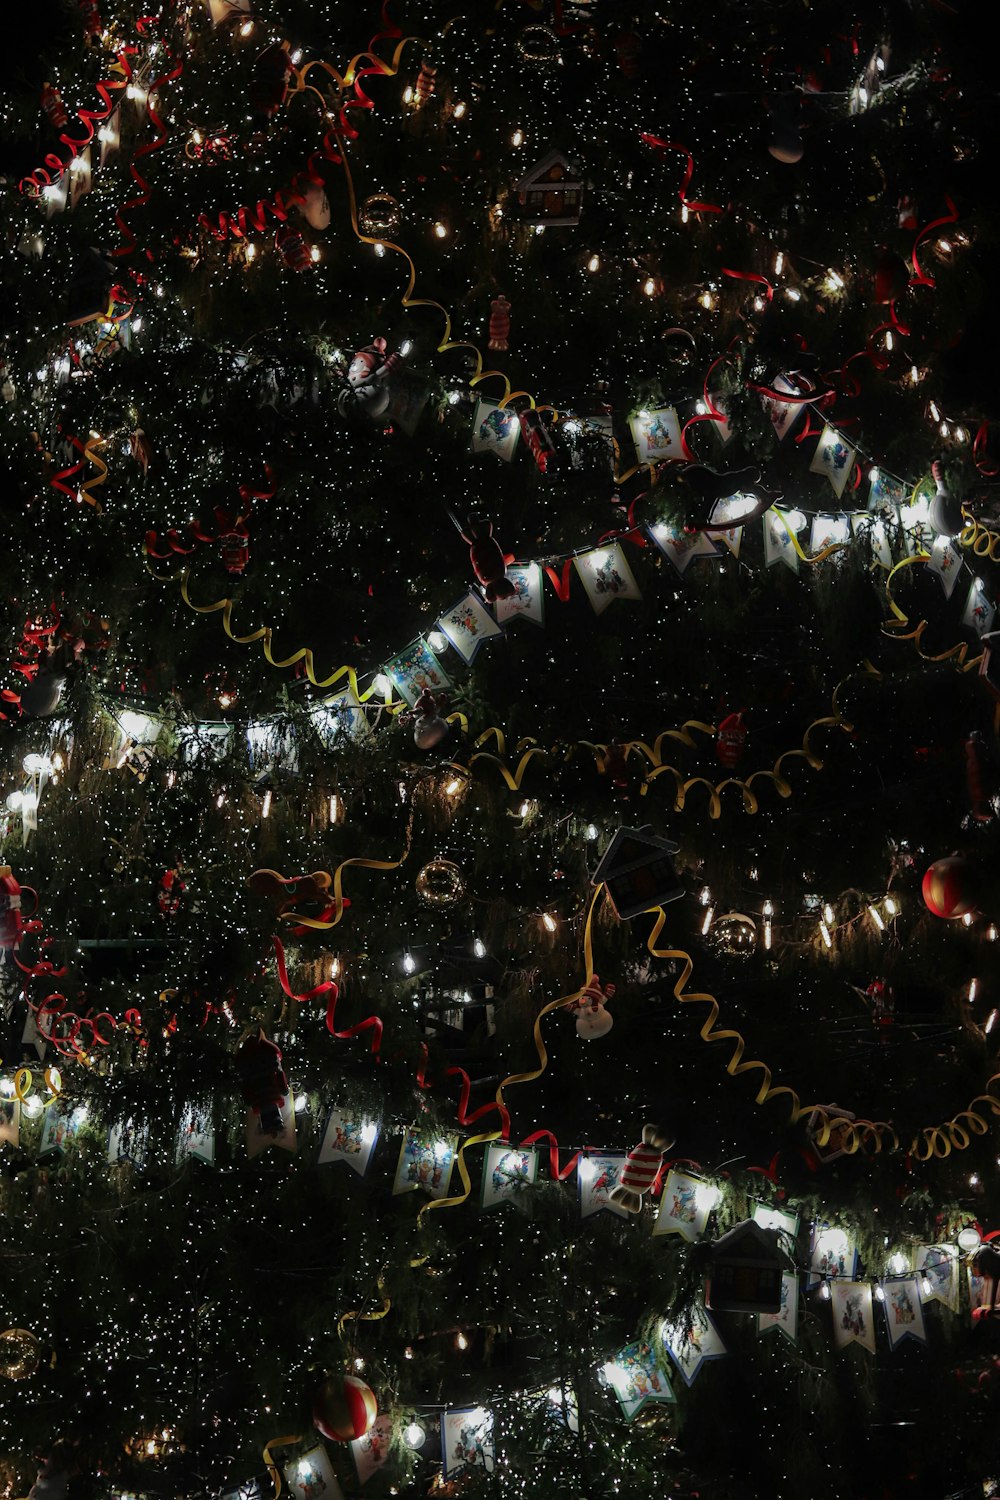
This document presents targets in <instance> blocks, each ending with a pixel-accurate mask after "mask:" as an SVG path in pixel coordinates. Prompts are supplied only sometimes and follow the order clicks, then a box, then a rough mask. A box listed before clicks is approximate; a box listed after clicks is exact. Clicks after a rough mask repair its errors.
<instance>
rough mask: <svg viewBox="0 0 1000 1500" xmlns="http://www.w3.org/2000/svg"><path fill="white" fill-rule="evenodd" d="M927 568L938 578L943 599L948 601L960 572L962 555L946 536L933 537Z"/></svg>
mask: <svg viewBox="0 0 1000 1500" xmlns="http://www.w3.org/2000/svg"><path fill="white" fill-rule="evenodd" d="M927 568H928V571H929V572H931V573H936V574H937V576H938V577H939V578H940V580H941V587H942V588H943V589H944V593H945V598H946V599H950V598H951V596H952V594H953V593H954V592H955V585H956V583H957V582H958V575H959V573H960V572H961V571H962V553H961V551H960V550H959V548H958V547H956V546H955V543H954V542H953V541H951V540H950V539H949V538H948V537H946V536H939V537H935V538H934V541H933V543H932V544H931V555H930V557H929V558H928V559H927Z"/></svg>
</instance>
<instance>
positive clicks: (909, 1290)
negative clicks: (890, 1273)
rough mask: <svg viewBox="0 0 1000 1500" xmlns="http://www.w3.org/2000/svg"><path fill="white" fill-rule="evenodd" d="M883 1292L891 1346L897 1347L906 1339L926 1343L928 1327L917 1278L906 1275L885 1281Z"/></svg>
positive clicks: (892, 1347)
mask: <svg viewBox="0 0 1000 1500" xmlns="http://www.w3.org/2000/svg"><path fill="white" fill-rule="evenodd" d="M882 1293H883V1297H884V1301H883V1303H882V1305H883V1307H884V1308H885V1324H886V1328H887V1329H888V1333H889V1347H890V1348H891V1349H895V1348H896V1346H897V1345H898V1344H901V1343H902V1342H903V1341H904V1339H915V1340H916V1342H917V1343H918V1344H926V1342H927V1329H926V1326H925V1324H924V1309H923V1307H922V1305H921V1301H920V1284H919V1282H918V1280H917V1278H916V1277H915V1276H905V1277H902V1278H899V1279H894V1280H892V1281H886V1282H883V1284H882Z"/></svg>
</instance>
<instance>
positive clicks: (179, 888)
mask: <svg viewBox="0 0 1000 1500" xmlns="http://www.w3.org/2000/svg"><path fill="white" fill-rule="evenodd" d="M186 890H187V886H186V885H185V884H184V882H183V880H182V879H181V873H180V871H179V870H164V872H163V874H162V875H161V876H160V890H159V895H158V896H157V898H156V904H157V906H158V907H159V908H160V911H161V912H162V914H163V915H164V916H165V917H172V916H175V915H176V913H177V912H179V911H180V909H181V897H182V896H183V894H184V892H185V891H186Z"/></svg>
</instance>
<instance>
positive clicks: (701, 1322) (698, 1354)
mask: <svg viewBox="0 0 1000 1500" xmlns="http://www.w3.org/2000/svg"><path fill="white" fill-rule="evenodd" d="M663 1343H664V1346H665V1348H666V1351H667V1353H668V1354H669V1355H670V1358H671V1359H672V1360H673V1362H674V1364H675V1365H676V1366H677V1369H678V1371H679V1372H680V1376H681V1379H682V1380H683V1381H684V1384H685V1385H693V1384H694V1382H695V1380H696V1378H697V1376H698V1372H699V1371H700V1369H701V1367H702V1365H703V1364H705V1363H706V1362H707V1361H708V1360H710V1359H723V1358H725V1355H726V1352H727V1351H726V1346H725V1344H724V1343H723V1342H722V1338H721V1336H720V1334H719V1330H718V1329H717V1328H716V1326H715V1324H714V1323H713V1321H712V1315H711V1313H710V1312H708V1311H707V1310H706V1309H705V1308H704V1307H697V1306H696V1307H693V1308H692V1309H691V1314H690V1317H687V1318H685V1319H684V1321H683V1322H680V1323H664V1325H663Z"/></svg>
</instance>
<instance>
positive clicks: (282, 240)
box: [274, 224, 312, 271]
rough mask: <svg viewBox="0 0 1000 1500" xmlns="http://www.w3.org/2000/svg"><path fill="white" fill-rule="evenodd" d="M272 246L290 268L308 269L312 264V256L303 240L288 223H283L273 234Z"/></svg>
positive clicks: (297, 269) (295, 269)
mask: <svg viewBox="0 0 1000 1500" xmlns="http://www.w3.org/2000/svg"><path fill="white" fill-rule="evenodd" d="M274 246H275V249H276V250H277V252H278V254H279V255H280V256H281V258H282V260H283V261H284V262H285V265H286V266H288V267H289V268H290V269H291V270H293V271H308V269H309V267H310V266H311V265H312V257H311V256H310V254H309V251H308V249H307V247H306V242H305V240H304V239H303V238H302V236H301V234H299V231H298V230H297V229H293V228H292V226H291V225H290V224H283V225H282V226H281V228H280V229H279V230H278V232H277V234H276V235H275V236H274Z"/></svg>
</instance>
